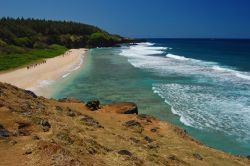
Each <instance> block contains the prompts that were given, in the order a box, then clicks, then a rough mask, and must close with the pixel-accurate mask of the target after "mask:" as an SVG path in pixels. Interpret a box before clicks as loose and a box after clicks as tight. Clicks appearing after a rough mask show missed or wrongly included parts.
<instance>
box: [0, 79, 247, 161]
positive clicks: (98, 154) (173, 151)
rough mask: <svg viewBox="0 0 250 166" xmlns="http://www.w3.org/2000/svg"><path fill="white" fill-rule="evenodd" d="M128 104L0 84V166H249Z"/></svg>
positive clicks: (240, 159)
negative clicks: (51, 96) (60, 96)
mask: <svg viewBox="0 0 250 166" xmlns="http://www.w3.org/2000/svg"><path fill="white" fill-rule="evenodd" d="M138 111H139V112H140V110H138V109H137V107H136V105H135V104H134V103H116V104H109V105H107V106H101V105H100V103H99V101H91V102H88V103H86V104H85V103H83V102H81V101H78V100H75V99H62V100H59V101H57V100H54V99H46V98H43V97H38V96H36V95H35V94H34V93H33V92H30V91H25V90H22V89H19V88H17V87H14V86H11V85H9V84H3V83H0V165H1V166H6V165H8V166H16V165H18V166H22V165H25V166H29V165H30V166H34V165H36V166H47V165H53V166H56V165H60V166H61V165H65V166H69V165H70V166H78V165H83V166H84V165H86V166H90V165H96V166H104V165H110V166H114V165H141V166H153V165H197V166H201V165H202V166H206V165H222V166H230V165H250V161H249V160H248V159H247V158H243V157H237V156H233V155H229V154H226V153H224V152H221V151H218V150H214V149H212V148H209V147H206V146H204V145H202V144H201V143H199V142H197V141H196V140H194V139H192V138H191V137H190V136H188V135H187V133H186V132H185V131H183V130H181V129H179V128H177V127H175V126H173V125H171V124H168V123H166V122H162V121H159V120H158V119H156V118H154V117H151V116H148V115H140V114H139V115H137V113H138Z"/></svg>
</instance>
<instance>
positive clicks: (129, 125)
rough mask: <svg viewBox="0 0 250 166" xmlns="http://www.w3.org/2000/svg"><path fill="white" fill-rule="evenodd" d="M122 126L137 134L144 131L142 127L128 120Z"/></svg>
mask: <svg viewBox="0 0 250 166" xmlns="http://www.w3.org/2000/svg"><path fill="white" fill-rule="evenodd" d="M122 125H123V126H125V127H127V128H130V129H133V130H135V131H137V132H139V133H142V131H143V130H144V129H143V127H142V125H141V124H140V123H139V122H137V121H135V120H129V121H127V122H125V123H123V124H122Z"/></svg>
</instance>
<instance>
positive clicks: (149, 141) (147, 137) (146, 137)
mask: <svg viewBox="0 0 250 166" xmlns="http://www.w3.org/2000/svg"><path fill="white" fill-rule="evenodd" d="M144 139H145V140H146V141H147V142H148V143H151V142H153V139H152V138H150V137H149V136H145V137H144Z"/></svg>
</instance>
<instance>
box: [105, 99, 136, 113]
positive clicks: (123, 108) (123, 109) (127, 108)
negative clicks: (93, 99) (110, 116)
mask: <svg viewBox="0 0 250 166" xmlns="http://www.w3.org/2000/svg"><path fill="white" fill-rule="evenodd" d="M100 111H101V112H110V113H117V114H138V107H137V105H136V104H135V103H132V102H122V103H113V104H109V105H106V106H104V107H103V108H102V109H101V110H100Z"/></svg>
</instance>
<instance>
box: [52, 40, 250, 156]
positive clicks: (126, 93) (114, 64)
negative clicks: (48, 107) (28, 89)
mask: <svg viewBox="0 0 250 166" xmlns="http://www.w3.org/2000/svg"><path fill="white" fill-rule="evenodd" d="M232 45H233V47H232ZM235 45H236V46H235ZM229 46H230V48H228V47H229ZM249 50H250V44H249V41H248V43H243V44H242V43H239V41H236V43H235V41H214V42H213V41H212V42H211V41H210V42H209V41H193V40H191V41H175V40H172V41H171V40H170V41H168V40H166V41H165V40H163V41H162V40H152V41H151V43H142V44H139V45H137V46H123V47H122V48H101V49H92V50H90V51H89V53H88V56H87V59H86V60H87V61H86V64H85V65H84V66H83V67H82V68H80V69H79V70H78V71H77V72H74V73H73V74H71V75H69V76H68V77H67V78H66V79H63V80H62V81H61V82H60V86H57V85H54V86H53V88H51V89H53V92H54V95H53V97H55V98H62V97H66V96H67V97H75V98H79V99H82V100H84V101H87V100H91V99H93V98H98V99H99V100H100V101H101V102H102V103H109V102H114V101H115V102H119V101H132V102H136V103H137V104H138V106H139V112H140V113H146V114H151V115H154V116H156V117H158V118H160V119H162V120H166V121H169V122H171V123H173V124H176V125H178V126H180V127H182V128H184V129H186V130H187V131H188V133H190V134H191V135H192V136H194V137H195V138H197V139H198V140H200V141H201V142H203V143H205V144H207V145H208V146H211V147H214V148H217V149H221V150H224V151H227V152H230V153H234V154H242V155H248V154H249V151H250V80H249V78H250V74H249V71H250V65H249V63H250V61H249V59H248V58H250V55H249V53H248V51H249Z"/></svg>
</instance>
